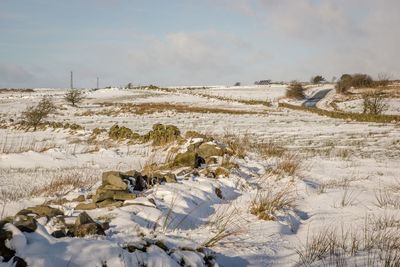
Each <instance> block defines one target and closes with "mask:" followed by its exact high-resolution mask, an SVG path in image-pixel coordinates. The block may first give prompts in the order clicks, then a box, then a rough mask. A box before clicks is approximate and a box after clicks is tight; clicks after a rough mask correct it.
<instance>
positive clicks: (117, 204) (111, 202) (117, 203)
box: [96, 199, 123, 208]
mask: <svg viewBox="0 0 400 267" xmlns="http://www.w3.org/2000/svg"><path fill="white" fill-rule="evenodd" d="M122 204H123V201H114V200H111V199H106V200H103V201H101V202H98V203H96V206H97V207H98V208H109V207H121V206H122Z"/></svg>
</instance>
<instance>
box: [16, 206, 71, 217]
mask: <svg viewBox="0 0 400 267" xmlns="http://www.w3.org/2000/svg"><path fill="white" fill-rule="evenodd" d="M28 214H36V215H37V216H38V217H44V216H46V217H48V218H53V217H55V216H59V215H64V213H63V212H62V211H61V210H59V209H56V208H52V207H50V206H46V205H38V206H35V207H30V208H27V209H23V210H21V211H19V212H18V213H17V215H28Z"/></svg>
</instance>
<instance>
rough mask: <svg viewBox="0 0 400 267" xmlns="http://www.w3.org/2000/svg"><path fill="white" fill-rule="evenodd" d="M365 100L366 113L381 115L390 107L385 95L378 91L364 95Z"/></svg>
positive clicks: (364, 111)
mask: <svg viewBox="0 0 400 267" xmlns="http://www.w3.org/2000/svg"><path fill="white" fill-rule="evenodd" d="M363 100H364V103H363V108H364V110H363V113H364V114H373V115H379V114H382V113H383V112H384V111H386V110H387V109H388V105H387V104H386V101H385V99H384V98H383V95H381V94H379V93H377V92H375V93H371V94H365V95H363Z"/></svg>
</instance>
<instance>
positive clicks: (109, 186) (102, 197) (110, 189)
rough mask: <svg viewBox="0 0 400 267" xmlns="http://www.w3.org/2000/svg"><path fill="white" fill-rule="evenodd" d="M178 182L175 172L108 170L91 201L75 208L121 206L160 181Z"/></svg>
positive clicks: (87, 208)
mask: <svg viewBox="0 0 400 267" xmlns="http://www.w3.org/2000/svg"><path fill="white" fill-rule="evenodd" d="M163 182H167V183H176V176H175V175H174V174H173V173H165V174H162V173H160V172H158V173H155V174H153V175H151V176H147V175H142V174H141V173H140V172H137V171H134V170H133V171H128V172H118V171H108V172H104V173H103V174H102V184H101V186H99V187H98V188H97V190H96V194H95V195H93V196H92V197H91V201H92V202H91V203H79V204H78V205H77V206H76V208H75V209H77V210H90V209H95V208H105V207H121V206H122V205H124V201H126V200H133V199H135V198H136V194H137V192H140V191H143V190H145V189H148V188H149V187H151V186H154V185H155V184H159V183H163Z"/></svg>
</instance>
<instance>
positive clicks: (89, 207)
mask: <svg viewBox="0 0 400 267" xmlns="http://www.w3.org/2000/svg"><path fill="white" fill-rule="evenodd" d="M95 208H96V204H95V203H79V204H78V205H76V207H75V209H76V210H93V209H95Z"/></svg>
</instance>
